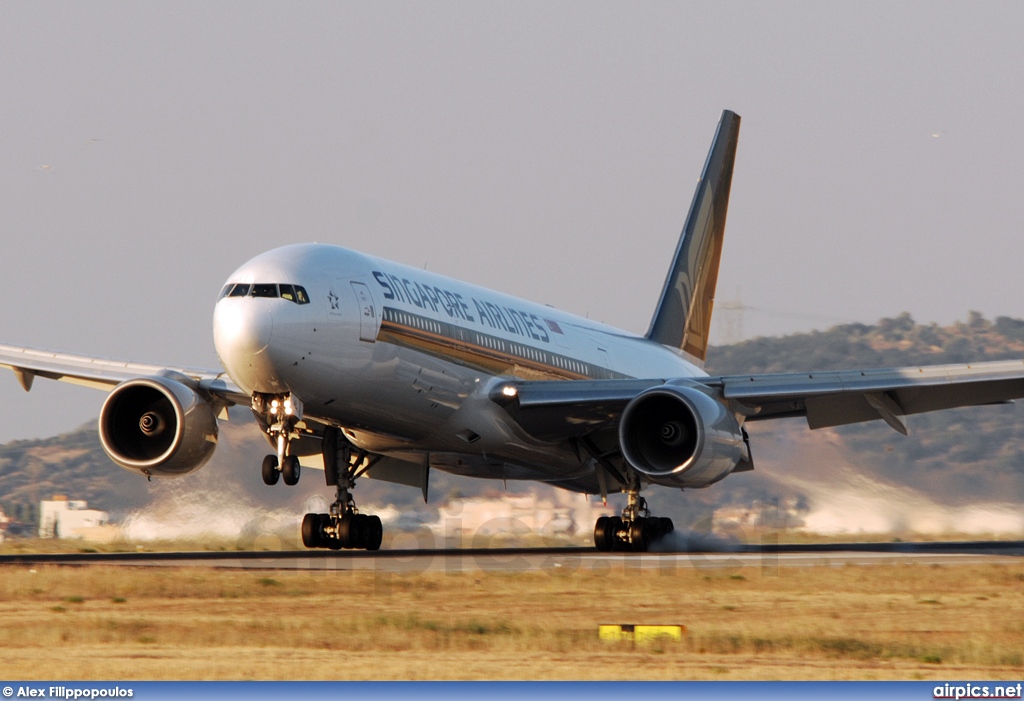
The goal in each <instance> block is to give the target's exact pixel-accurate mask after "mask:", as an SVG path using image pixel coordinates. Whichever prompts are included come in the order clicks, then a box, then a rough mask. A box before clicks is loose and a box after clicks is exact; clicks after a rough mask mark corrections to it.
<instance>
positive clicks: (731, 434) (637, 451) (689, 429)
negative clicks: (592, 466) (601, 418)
mask: <svg viewBox="0 0 1024 701" xmlns="http://www.w3.org/2000/svg"><path fill="white" fill-rule="evenodd" d="M619 446H620V448H621V449H622V455H623V457H625V458H626V460H627V461H628V462H629V464H630V465H632V467H633V468H634V469H635V470H636V471H637V472H640V473H641V474H643V475H645V476H646V477H647V478H648V479H649V480H650V481H651V482H654V483H656V484H661V485H665V486H669V487H706V486H707V485H709V484H711V483H713V482H717V481H718V480H720V479H722V478H723V477H725V476H726V475H728V474H729V473H730V472H732V471H733V469H735V468H736V466H737V465H738V464H739V463H740V462H741V461H744V460H749V458H750V455H749V451H748V449H747V444H746V441H745V440H744V436H743V430H742V429H741V428H740V425H739V423H738V422H737V421H736V417H735V416H734V415H733V413H732V412H730V411H729V410H728V408H726V407H725V405H723V404H722V403H721V402H720V401H718V400H717V399H715V398H714V397H713V396H711V395H709V394H708V391H707V390H703V391H702V390H701V389H698V388H696V387H691V386H688V385H660V386H658V387H652V388H651V389H648V390H646V391H644V392H641V393H640V394H638V395H637V396H636V397H634V398H633V399H632V400H631V401H630V402H629V404H627V405H626V408H625V409H624V410H623V412H622V417H621V419H620V421H619Z"/></svg>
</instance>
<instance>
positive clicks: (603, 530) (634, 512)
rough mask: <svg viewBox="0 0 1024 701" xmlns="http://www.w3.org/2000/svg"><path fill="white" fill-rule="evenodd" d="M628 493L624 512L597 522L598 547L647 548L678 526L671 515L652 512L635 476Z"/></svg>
mask: <svg viewBox="0 0 1024 701" xmlns="http://www.w3.org/2000/svg"><path fill="white" fill-rule="evenodd" d="M626 495H627V497H628V499H629V501H628V502H627V504H626V508H625V509H623V510H622V516H621V517H620V516H602V517H601V518H599V519H597V525H596V526H594V545H596V546H597V549H598V550H601V551H604V552H610V551H612V550H619V551H630V550H631V551H633V552H647V549H648V548H650V546H651V543H653V542H654V541H656V540H658V539H659V538H663V537H664V536H666V535H668V534H669V533H671V532H672V531H673V530H674V529H675V526H674V525H673V524H672V519H670V518H658V517H655V516H651V512H650V509H648V508H647V500H646V499H644V498H643V497H642V496H640V489H639V487H638V486H637V485H636V480H635V478H634V484H633V487H632V488H630V489H629V490H628V491H627V492H626Z"/></svg>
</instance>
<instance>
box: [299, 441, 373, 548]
mask: <svg viewBox="0 0 1024 701" xmlns="http://www.w3.org/2000/svg"><path fill="white" fill-rule="evenodd" d="M323 456H324V475H325V477H326V479H327V485H328V486H332V487H336V488H337V497H336V498H335V500H334V503H333V504H331V511H330V513H327V514H306V516H305V517H304V518H303V519H302V544H303V545H305V546H306V547H307V548H330V549H331V550H340V549H341V548H355V549H361V550H379V549H380V544H381V540H382V538H383V537H384V527H383V525H382V524H381V522H380V518H379V517H378V516H370V515H367V514H361V513H359V510H358V509H357V508H356V503H355V500H354V499H353V498H352V493H351V492H350V491H349V490H350V489H352V488H353V487H354V486H355V481H356V479H358V478H359V477H361V476H362V475H364V474H365V473H366V472H367V471H368V470H369V469H370V468H371V467H373V466H374V465H375V464H376V463H377V461H378V460H380V458H381V456H379V455H371V454H369V453H367V452H366V451H363V450H357V449H356V448H355V447H353V446H352V445H351V444H350V443H349V442H348V441H346V440H344V438H342V436H341V432H340V431H338V429H337V428H334V427H333V426H329V427H328V428H327V429H326V430H325V431H324V437H323Z"/></svg>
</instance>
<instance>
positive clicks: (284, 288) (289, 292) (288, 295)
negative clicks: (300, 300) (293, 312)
mask: <svg viewBox="0 0 1024 701" xmlns="http://www.w3.org/2000/svg"><path fill="white" fill-rule="evenodd" d="M278 287H280V288H281V299H287V300H288V301H289V302H294V301H295V288H294V287H292V286H291V285H278Z"/></svg>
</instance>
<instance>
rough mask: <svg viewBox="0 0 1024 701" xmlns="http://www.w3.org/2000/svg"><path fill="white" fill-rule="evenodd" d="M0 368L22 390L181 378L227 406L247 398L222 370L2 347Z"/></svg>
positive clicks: (105, 386)
mask: <svg viewBox="0 0 1024 701" xmlns="http://www.w3.org/2000/svg"><path fill="white" fill-rule="evenodd" d="M0 368H9V369H11V370H13V371H14V375H15V377H17V378H18V382H19V383H21V386H22V387H23V388H24V389H25V391H28V390H30V389H31V388H32V381H33V380H34V379H35V378H36V377H44V378H46V379H49V380H59V381H61V382H70V383H72V384H76V385H83V386H85V387H93V388H95V389H102V390H111V389H113V388H114V387H116V386H117V385H119V384H120V383H122V382H124V381H125V380H132V379H135V378H138V377H152V376H155V375H161V376H172V377H173V376H178V377H182V376H184V377H185V378H188V379H189V380H191V383H192V384H194V385H195V387H196V388H197V389H201V390H205V391H207V392H209V393H211V394H214V395H216V396H218V397H220V398H222V399H224V400H226V401H228V402H230V403H233V404H242V405H247V404H248V403H249V397H248V395H246V394H245V393H244V392H243V391H242V390H241V389H239V388H238V386H237V385H235V383H234V382H232V381H231V380H230V379H229V378H228V376H227V374H226V373H225V372H224V371H223V370H206V369H200V368H187V367H174V366H167V365H150V364H147V363H133V362H128V361H123V360H111V359H110V358H97V357H94V356H89V355H73V354H70V353H60V352H56V351H50V350H40V349H37V348H20V347H17V346H5V345H0Z"/></svg>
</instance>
